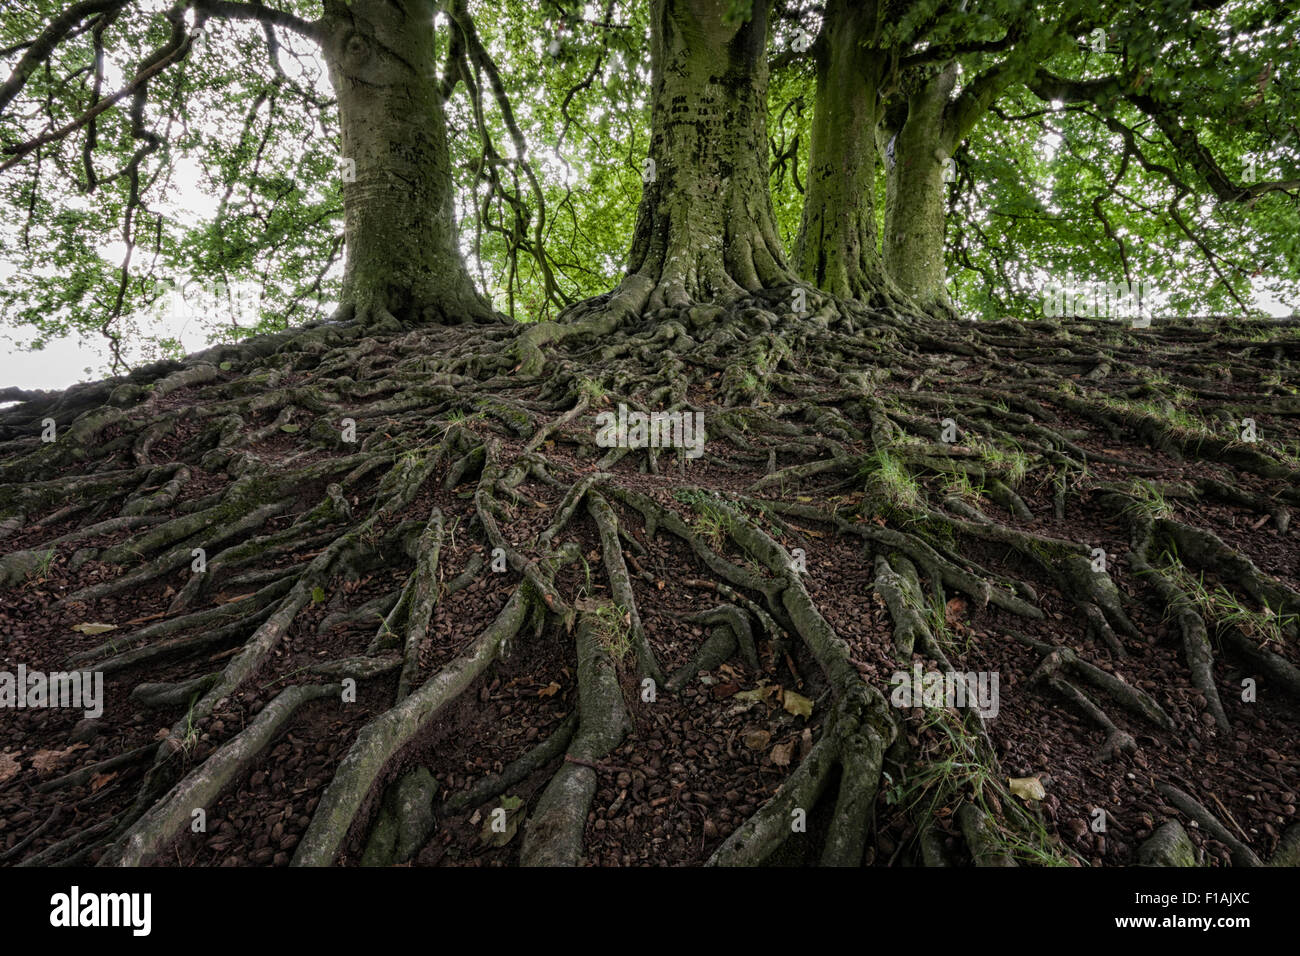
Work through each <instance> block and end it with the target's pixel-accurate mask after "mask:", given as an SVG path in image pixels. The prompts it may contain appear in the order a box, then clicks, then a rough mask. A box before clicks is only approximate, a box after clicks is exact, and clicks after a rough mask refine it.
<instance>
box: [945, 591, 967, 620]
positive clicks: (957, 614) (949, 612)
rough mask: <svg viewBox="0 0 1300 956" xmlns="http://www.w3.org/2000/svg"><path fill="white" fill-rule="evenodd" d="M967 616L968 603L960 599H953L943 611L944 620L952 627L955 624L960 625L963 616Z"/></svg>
mask: <svg viewBox="0 0 1300 956" xmlns="http://www.w3.org/2000/svg"><path fill="white" fill-rule="evenodd" d="M965 614H966V602H965V601H963V600H962V599H961V598H959V597H955V598H953V599H952V600H951V601H949V602H948V603H947V604H946V605H944V609H943V619H944V620H945V621H947V622H948V626H949V627H951V626H952V625H954V624H960V623H961V622H962V619H963V616H964V615H965Z"/></svg>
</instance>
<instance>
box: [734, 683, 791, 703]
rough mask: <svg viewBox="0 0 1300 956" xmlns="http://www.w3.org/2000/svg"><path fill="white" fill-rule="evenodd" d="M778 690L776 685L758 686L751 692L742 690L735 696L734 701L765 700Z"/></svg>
mask: <svg viewBox="0 0 1300 956" xmlns="http://www.w3.org/2000/svg"><path fill="white" fill-rule="evenodd" d="M780 689H781V688H780V687H779V686H778V685H776V684H760V685H758V686H757V687H755V688H754V689H753V690H742V691H741V692H740V693H739V694H737V695H736V700H752V701H760V700H767V699H768V698H769V697H771V696H772V695H773V694H775V693H776V692H777V691H778V690H780Z"/></svg>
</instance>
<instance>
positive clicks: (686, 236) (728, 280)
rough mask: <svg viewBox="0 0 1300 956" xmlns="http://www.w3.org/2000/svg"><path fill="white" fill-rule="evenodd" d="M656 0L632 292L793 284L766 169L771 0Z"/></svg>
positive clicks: (658, 295) (663, 296)
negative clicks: (744, 4) (647, 172)
mask: <svg viewBox="0 0 1300 956" xmlns="http://www.w3.org/2000/svg"><path fill="white" fill-rule="evenodd" d="M728 6H729V5H728V3H726V2H723V0H652V3H651V17H652V20H651V24H652V27H651V30H652V37H651V71H652V87H653V91H654V93H653V101H652V124H651V125H652V134H651V144H650V154H649V159H650V160H651V161H652V163H653V166H652V167H648V169H652V170H653V176H647V178H648V180H649V181H647V182H646V185H645V191H644V193H643V195H642V199H641V206H640V208H639V210H638V212H637V223H636V230H635V233H634V235H633V239H632V246H631V251H630V253H629V256H628V276H627V279H625V280H624V287H625V289H630V290H635V294H636V296H637V298H639V299H643V300H645V301H647V302H648V303H649V306H650V307H651V308H652V309H653V308H656V307H660V306H664V305H669V306H682V305H686V304H688V303H691V302H704V301H717V300H721V299H734V298H738V297H740V296H741V295H743V294H745V293H747V292H755V291H758V290H759V289H762V288H767V287H771V286H776V285H782V284H785V283H788V282H791V281H793V280H794V274H793V273H792V272H791V270H790V269H789V268H788V266H787V265H786V262H785V259H784V255H783V253H782V251H781V243H780V240H779V239H778V237H777V232H776V225H775V217H774V215H773V212H772V200H771V195H770V193H769V190H768V175H767V163H766V156H767V135H766V115H767V61H766V58H765V46H766V38H767V6H768V4H767V2H766V0H755V2H754V4H753V8H752V11H751V13H750V17H749V19H748V20H746V21H744V22H738V21H735V20H732V19H729V18H728V17H727V12H728Z"/></svg>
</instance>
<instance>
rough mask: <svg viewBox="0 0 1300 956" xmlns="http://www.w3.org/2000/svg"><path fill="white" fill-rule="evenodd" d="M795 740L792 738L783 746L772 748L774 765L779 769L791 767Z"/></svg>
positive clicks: (778, 745)
mask: <svg viewBox="0 0 1300 956" xmlns="http://www.w3.org/2000/svg"><path fill="white" fill-rule="evenodd" d="M794 747H795V740H794V738H793V737H791V738H790V739H789V740H787V741H786V742H785V743H783V744H777V745H776V746H775V747H773V748H772V763H774V764H776V765H777V766H778V767H788V766H790V759H791V758H792V757H793V756H794Z"/></svg>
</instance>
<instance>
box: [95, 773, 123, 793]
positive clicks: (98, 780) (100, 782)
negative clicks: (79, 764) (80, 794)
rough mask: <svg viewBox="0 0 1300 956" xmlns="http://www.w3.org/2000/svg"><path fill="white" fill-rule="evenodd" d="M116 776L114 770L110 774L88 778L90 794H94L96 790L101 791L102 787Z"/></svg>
mask: <svg viewBox="0 0 1300 956" xmlns="http://www.w3.org/2000/svg"><path fill="white" fill-rule="evenodd" d="M116 776H117V771H116V770H114V771H113V772H112V773H97V774H95V775H94V776H93V777H91V778H90V792H91V793H94V792H95V791H97V790H101V789H103V787H104V785H105V784H106V783H108V782H109V781H110V780H112V779H113V778H114V777H116Z"/></svg>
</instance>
